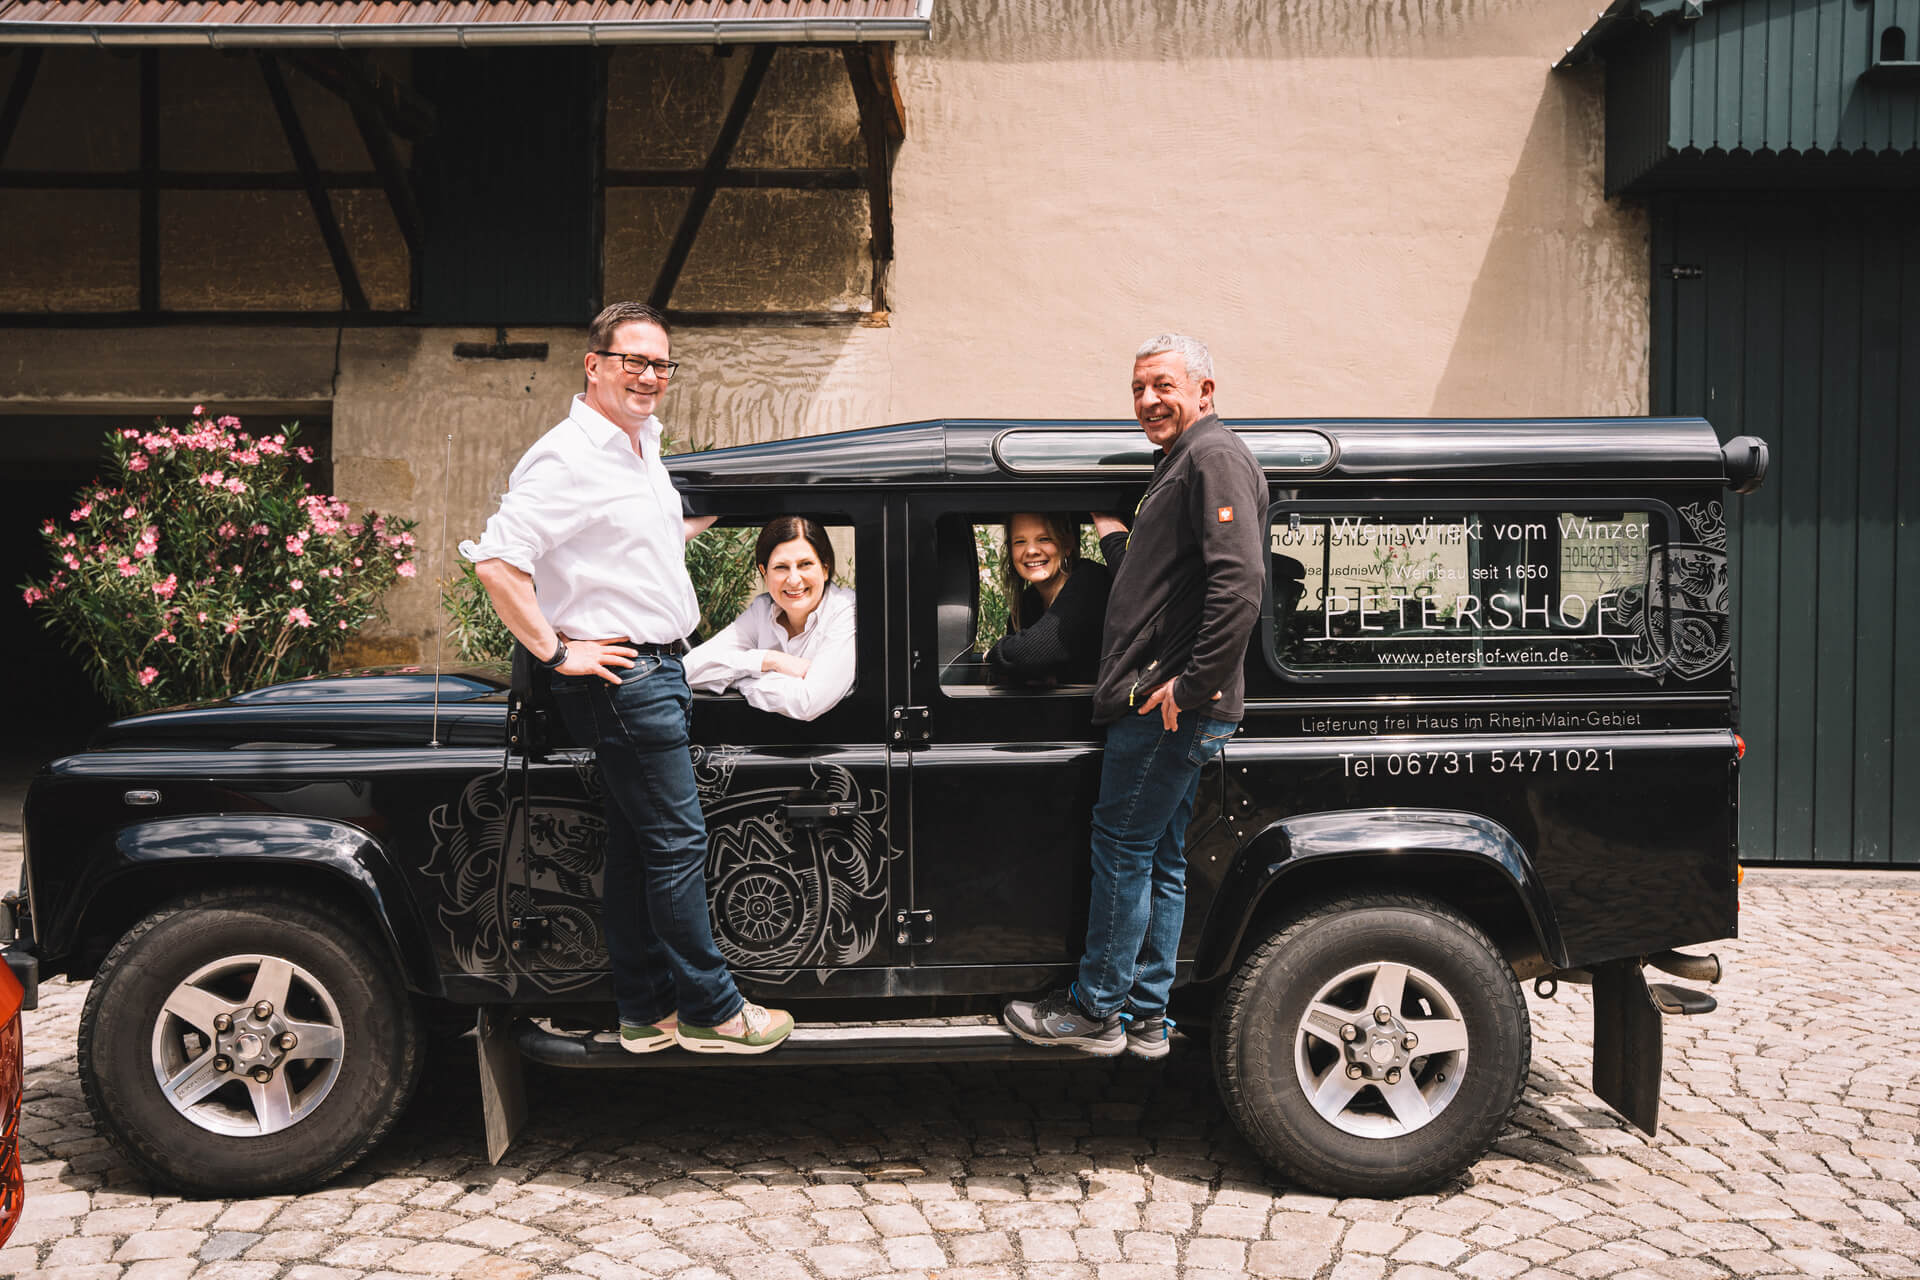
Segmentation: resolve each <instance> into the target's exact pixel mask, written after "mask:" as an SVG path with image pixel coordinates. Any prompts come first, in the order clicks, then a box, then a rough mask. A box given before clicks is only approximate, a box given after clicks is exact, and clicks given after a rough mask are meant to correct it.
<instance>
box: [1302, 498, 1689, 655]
mask: <svg viewBox="0 0 1920 1280" xmlns="http://www.w3.org/2000/svg"><path fill="white" fill-rule="evenodd" d="M1666 528H1667V521H1666V519H1665V518H1664V516H1663V514H1662V513H1660V512H1659V511H1656V510H1647V509H1640V510H1624V509H1619V508H1612V509H1598V508H1591V509H1580V508H1574V507H1572V506H1568V507H1566V508H1548V509H1540V508H1524V509H1523V508H1514V507H1507V506H1498V505H1487V506H1484V507H1479V508H1471V509H1469V508H1462V507H1458V506H1446V505H1439V506H1433V507H1425V508H1416V507H1409V506H1407V505H1406V504H1393V506H1392V507H1391V508H1390V509H1386V510H1382V509H1380V506H1379V504H1372V505H1370V506H1368V507H1361V506H1359V505H1357V504H1356V505H1354V506H1351V507H1340V506H1337V505H1334V504H1325V503H1313V504H1305V503H1302V504H1291V505H1282V506H1280V507H1276V508H1275V509H1274V512H1273V517H1272V520H1271V522H1270V527H1269V539H1268V551H1269V570H1270V573H1271V584H1272V592H1271V594H1272V600H1273V614H1272V620H1271V623H1270V625H1269V627H1268V644H1267V654H1268V659H1269V661H1270V662H1271V663H1272V664H1273V665H1274V666H1275V667H1276V669H1277V670H1279V671H1280V672H1281V673H1283V674H1292V675H1317V676H1325V675H1339V676H1345V677H1348V678H1380V677H1383V676H1384V677H1387V678H1405V677H1407V676H1417V675H1421V674H1442V673H1447V672H1458V671H1475V672H1509V673H1532V674H1540V673H1548V672H1578V673H1582V674H1585V675H1592V674H1595V673H1596V672H1621V671H1649V670H1657V669H1659V668H1661V667H1662V666H1663V665H1665V663H1666V661H1667V658H1668V654H1669V651H1670V650H1671V648H1672V646H1673V644H1674V643H1675V642H1676V640H1675V636H1674V628H1675V627H1676V626H1682V627H1694V628H1697V627H1705V628H1706V632H1705V633H1702V632H1700V631H1698V630H1697V629H1696V630H1693V631H1690V632H1689V633H1688V634H1687V636H1686V637H1685V639H1684V641H1683V643H1686V644H1690V645H1704V646H1706V647H1712V646H1714V645H1723V644H1724V642H1725V635H1724V621H1723V620H1720V621H1715V620H1713V618H1712V609H1711V604H1710V603H1705V607H1703V608H1697V609H1691V610H1689V609H1686V608H1685V605H1684V601H1683V600H1682V598H1681V597H1680V595H1678V594H1675V593H1674V592H1672V591H1670V584H1669V582H1668V577H1669V571H1670V565H1671V566H1676V571H1681V570H1679V569H1678V568H1677V566H1678V565H1679V562H1680V558H1682V557H1684V556H1685V553H1686V551H1687V549H1685V548H1672V549H1669V548H1668V546H1667V540H1666ZM1683 571H1684V572H1686V573H1688V574H1690V575H1695V576H1697V575H1699V574H1705V575H1706V576H1707V577H1712V576H1713V574H1714V573H1716V572H1717V573H1718V574H1719V575H1720V577H1721V579H1722V582H1721V583H1720V584H1719V585H1720V588H1721V589H1723V588H1724V574H1725V565H1724V562H1722V563H1721V564H1720V565H1719V566H1718V568H1717V570H1716V569H1715V568H1714V566H1712V565H1708V564H1704V563H1702V564H1698V565H1696V564H1694V563H1693V562H1692V560H1691V559H1688V560H1687V561H1686V564H1685V568H1684V570H1683ZM1714 589H1715V588H1714V587H1713V584H1710V583H1709V584H1707V592H1708V594H1709V595H1711V594H1712V591H1713V590H1714ZM1696 603H1702V602H1696ZM1682 612H1685V613H1686V614H1687V616H1686V617H1685V618H1684V619H1683V618H1681V617H1680V616H1679V615H1680V614H1681V613H1682ZM1696 614H1697V615H1698V616H1697V617H1696ZM1716 628H1717V630H1716Z"/></svg>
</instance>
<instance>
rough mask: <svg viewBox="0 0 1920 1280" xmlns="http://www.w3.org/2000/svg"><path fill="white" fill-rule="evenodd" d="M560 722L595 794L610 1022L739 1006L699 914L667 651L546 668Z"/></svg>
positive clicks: (695, 824) (694, 811)
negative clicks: (603, 808) (590, 757)
mask: <svg viewBox="0 0 1920 1280" xmlns="http://www.w3.org/2000/svg"><path fill="white" fill-rule="evenodd" d="M553 700H554V705H555V706H557V707H558V708H559V710H560V715H561V718H562V719H563V720H564V721H565V722H566V726H567V732H569V733H570V734H572V735H573V738H574V741H576V742H578V743H580V744H581V745H582V746H591V747H592V748H593V750H594V754H595V757H596V760H597V762H598V764H599V768H600V784H601V789H602V790H603V791H604V792H605V793H606V805H607V856H606V873H605V875H606V878H605V881H604V883H603V888H602V891H601V913H602V918H603V928H604V931H605V933H606V939H607V956H608V958H609V959H611V960H612V962H613V996H614V1002H615V1003H616V1004H617V1005H618V1006H619V1009H620V1021H622V1022H625V1023H630V1024H634V1025H638V1024H642V1023H648V1022H658V1021H660V1020H661V1019H662V1018H665V1017H667V1016H668V1015H669V1014H671V1013H674V1012H676V1011H678V1013H679V1015H680V1017H681V1018H682V1019H684V1020H685V1021H687V1022H688V1023H690V1024H691V1025H693V1026H696V1027H712V1026H718V1025H719V1024H720V1023H722V1022H725V1021H726V1020H727V1019H728V1018H731V1017H732V1016H733V1015H734V1014H736V1013H738V1012H740V1005H741V998H740V992H739V989H738V988H737V987H735V986H734V984H733V975H732V974H731V973H729V972H728V971H727V962H726V960H725V959H724V958H723V957H722V956H721V955H720V949H719V948H718V947H716V946H715V945H714V943H713V923H712V921H711V920H710V919H709V917H708V915H707V824H706V820H705V818H704V817H703V816H702V815H701V812H700V793H699V791H698V789H697V788H696V787H695V786H694V781H693V760H692V758H691V757H690V756H689V755H688V754H687V741H688V739H687V728H688V724H689V722H690V720H691V718H692V710H693V695H692V694H691V693H689V692H688V690H687V673H686V668H685V667H684V666H682V665H681V662H680V659H679V658H677V657H653V656H646V657H639V658H635V659H634V660H633V665H632V666H631V667H629V668H627V669H626V670H625V671H624V672H622V673H621V679H620V683H619V684H618V685H614V684H610V683H608V682H607V681H605V680H602V679H601V678H600V677H599V676H560V675H557V676H555V677H554V678H553Z"/></svg>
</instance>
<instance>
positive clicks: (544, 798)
mask: <svg viewBox="0 0 1920 1280" xmlns="http://www.w3.org/2000/svg"><path fill="white" fill-rule="evenodd" d="M809 502H810V503H814V504H815V505H810V506H806V507H794V505H793V503H791V502H785V503H784V505H783V504H782V503H781V502H778V501H775V500H773V499H770V498H769V497H768V496H766V495H764V494H759V495H752V496H751V497H749V496H744V495H742V496H731V495H729V496H726V497H723V498H721V499H719V500H717V502H716V503H715V504H714V505H713V506H712V507H711V508H710V509H715V510H717V511H718V513H719V516H720V524H719V526H718V527H717V528H716V529H715V530H714V531H711V532H709V533H708V534H705V535H702V536H703V537H709V538H714V539H716V541H718V542H722V543H725V544H727V554H728V555H729V556H746V557H747V559H748V574H747V587H746V589H745V590H744V595H743V597H742V599H741V600H738V601H736V602H735V603H736V604H737V603H742V602H744V600H745V599H750V598H751V596H752V595H753V594H756V593H757V591H758V585H757V578H756V577H755V576H754V575H753V574H752V573H751V548H752V545H753V535H754V534H755V533H757V532H758V529H759V525H760V523H761V521H762V520H764V519H766V518H770V517H771V516H773V515H777V514H806V515H810V516H812V517H814V518H815V519H818V520H820V522H821V523H822V524H824V525H826V526H827V527H828V529H829V531H830V533H832V534H834V541H835V545H836V548H842V544H843V543H844V548H843V549H840V550H839V555H838V559H839V560H840V565H839V567H838V571H837V572H836V575H835V576H836V580H838V581H841V582H842V584H843V585H851V586H852V587H853V589H854V592H855V619H856V645H857V654H858V660H859V670H860V674H859V676H858V678H857V680H856V683H855V685H854V687H853V689H852V690H851V691H850V692H849V693H848V694H847V696H846V697H845V698H844V699H843V700H842V701H841V702H839V703H838V704H836V705H835V706H833V707H832V708H830V709H829V710H827V711H826V712H825V713H823V714H822V715H821V716H819V717H818V718H817V719H815V720H812V721H809V722H802V721H797V720H791V719H788V718H786V717H784V716H780V715H775V714H773V713H770V712H766V711H761V710H758V709H756V708H754V707H751V706H749V705H747V703H746V701H745V699H744V698H742V697H741V696H740V695H739V694H737V693H723V694H708V693H696V694H695V695H694V705H693V713H692V726H691V736H692V747H691V753H692V757H693V766H694V776H695V781H696V784H697V785H698V787H699V791H700V801H701V808H702V810H703V812H704V814H705V817H706V822H707V832H708V858H707V867H706V874H707V893H708V906H709V913H710V918H711V921H712V925H713V933H714V940H715V942H716V943H717V944H718V945H719V948H720V951H721V954H722V955H724V956H725V957H726V959H727V962H728V964H729V966H730V967H731V968H732V969H733V971H734V973H735V975H736V976H737V977H739V978H740V979H741V980H742V981H743V982H744V983H746V984H747V986H748V987H749V988H750V989H752V990H755V991H759V992H760V993H761V994H762V995H771V994H774V993H778V992H782V991H788V990H792V989H793V988H797V987H805V988H806V989H807V992H808V993H815V994H837V993H841V992H842V991H845V992H847V993H857V991H858V990H859V989H860V988H861V986H862V985H863V984H871V983H877V982H878V981H879V980H878V979H877V978H875V977H874V975H876V974H878V973H883V972H884V971H885V969H886V968H887V966H889V965H890V964H892V963H893V962H894V954H895V953H894V943H893V937H894V934H893V930H892V925H893V920H892V915H891V912H892V907H893V890H894V876H895V863H896V862H897V861H898V860H899V854H900V852H901V850H900V849H899V848H897V847H896V845H895V843H894V836H893V829H894V823H893V813H892V808H893V807H892V804H891V803H890V795H889V762H890V756H891V750H890V741H889V738H888V735H887V731H886V726H887V714H888V713H887V708H888V698H887V689H886V685H887V679H886V675H887V665H886V662H885V658H884V641H885V637H886V631H887V628H886V626H885V625H884V613H885V608H886V603H887V600H886V595H887V593H886V590H885V586H884V584H885V581H886V574H885V566H886V560H885V549H884V545H883V539H882V532H881V514H880V506H879V503H878V500H877V499H875V500H859V499H857V498H856V499H850V500H848V501H845V502H840V503H838V505H834V503H835V500H833V499H827V498H814V497H811V496H810V497H809ZM820 503H825V504H827V505H826V506H820V505H818V504H820ZM828 508H831V509H828ZM864 583H870V584H871V585H870V586H866V585H863V584H864ZM714 621H715V623H716V624H717V623H718V622H719V620H718V619H715V620H714ZM713 629H717V625H716V626H715V627H714V628H713ZM525 714H527V715H529V716H530V717H538V716H540V714H541V713H540V711H539V709H538V708H537V706H536V707H532V708H529V709H528V711H527V712H526V713H525ZM539 731H540V732H541V733H542V734H543V735H544V737H545V738H546V741H547V744H548V745H546V746H545V747H544V748H537V749H535V750H534V751H532V752H531V753H530V754H529V755H528V756H527V757H526V758H524V759H521V760H517V761H514V762H512V763H511V764H510V765H509V767H508V769H507V770H505V771H504V772H503V773H502V774H501V775H498V776H497V777H495V778H491V779H480V780H476V782H475V784H474V785H473V786H472V787H469V788H468V791H469V793H470V794H468V795H466V796H464V797H463V798H462V800H461V802H460V803H459V804H458V805H457V806H448V810H449V812H447V813H446V814H444V815H441V817H440V818H438V819H436V821H437V823H438V824H439V826H440V827H441V828H442V837H443V838H441V839H440V843H441V844H444V845H446V846H447V847H448V848H449V850H450V851H453V850H464V852H463V853H461V855H460V856H459V857H457V858H456V857H449V858H448V859H446V861H447V862H448V864H449V866H451V867H457V868H459V869H460V872H461V874H457V875H452V876H450V877H448V882H447V884H446V886H445V889H446V892H445V894H444V895H443V900H442V902H441V904H440V911H439V914H440V916H441V923H442V925H443V927H446V928H448V929H450V930H451V931H452V932H453V933H454V935H455V939H456V951H457V952H459V953H460V954H462V955H463V958H464V964H463V968H464V969H465V971H466V973H467V974H468V975H469V978H468V981H470V982H479V983H483V984H485V985H488V986H491V987H492V988H494V989H496V990H498V991H499V992H500V996H501V998H505V999H509V1000H529V1001H537V1000H540V999H544V998H549V997H553V996H564V997H567V998H569V999H574V998H578V999H583V1000H597V999H610V998H611V995H612V988H611V984H610V982H609V980H608V973H607V959H606V949H605V944H604V942H603V939H602V934H601V929H600V893H601V884H602V866H603V855H604V847H605V833H606V825H605V816H604V807H603V796H602V792H601V788H600V785H599V778H598V774H597V771H596V769H595V767H594V753H593V752H592V750H591V749H589V748H586V747H582V746H579V745H575V744H571V743H569V742H567V741H566V739H565V730H564V726H562V725H561V724H560V723H559V722H558V719H557V716H551V715H549V716H546V717H545V719H544V720H543V721H542V723H541V724H540V725H539ZM456 808H457V809H458V810H459V812H453V810H454V809H456ZM863 975H865V976H863ZM822 989H825V990H824V991H823V990H822ZM793 994H802V993H801V992H799V991H797V990H795V991H793Z"/></svg>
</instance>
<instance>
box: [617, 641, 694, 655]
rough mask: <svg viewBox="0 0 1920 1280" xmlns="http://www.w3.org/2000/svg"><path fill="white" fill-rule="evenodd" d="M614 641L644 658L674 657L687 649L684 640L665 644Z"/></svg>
mask: <svg viewBox="0 0 1920 1280" xmlns="http://www.w3.org/2000/svg"><path fill="white" fill-rule="evenodd" d="M615 643H617V644H624V645H626V646H627V648H629V649H632V650H633V651H634V652H635V653H636V654H638V655H640V656H641V657H645V658H674V657H678V656H679V655H681V654H683V653H685V652H686V651H687V649H688V645H687V642H686V641H685V640H672V641H669V642H667V643H666V644H637V643H635V642H634V641H631V640H620V641H616V642H615Z"/></svg>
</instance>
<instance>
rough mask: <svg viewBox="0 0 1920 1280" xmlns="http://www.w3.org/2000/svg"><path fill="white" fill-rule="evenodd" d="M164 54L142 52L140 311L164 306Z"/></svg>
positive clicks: (149, 50) (152, 310) (151, 310)
mask: <svg viewBox="0 0 1920 1280" xmlns="http://www.w3.org/2000/svg"><path fill="white" fill-rule="evenodd" d="M159 172H160V55H159V54H158V53H156V52H155V51H154V50H152V49H143V50H141V51H140V310H142V311H146V312H154V311H158V310H159V309H160V187H159V185H158V183H157V182H156V181H155V178H156V176H157V175H158V174H159Z"/></svg>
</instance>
